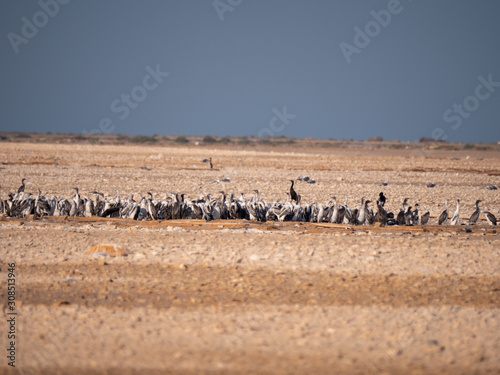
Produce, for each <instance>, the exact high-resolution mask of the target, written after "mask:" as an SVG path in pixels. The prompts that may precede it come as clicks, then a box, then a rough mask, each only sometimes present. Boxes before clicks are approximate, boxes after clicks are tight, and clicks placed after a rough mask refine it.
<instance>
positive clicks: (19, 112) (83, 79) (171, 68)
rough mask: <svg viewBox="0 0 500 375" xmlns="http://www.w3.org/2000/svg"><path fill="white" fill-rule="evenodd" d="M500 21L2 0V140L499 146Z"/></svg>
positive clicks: (442, 5)
mask: <svg viewBox="0 0 500 375" xmlns="http://www.w3.org/2000/svg"><path fill="white" fill-rule="evenodd" d="M389 16H390V19H389ZM499 20H500V1H498V0H470V1H463V0H413V1H411V0H401V1H397V0H380V1H379V0H369V1H368V0H366V1H353V0H343V1H340V0H339V1H335V0H328V1H327V0H300V1H299V0H217V1H213V0H176V1H173V0H149V1H148V0H144V1H132V0H109V1H102V0H85V1H83V0H72V1H69V0H58V1H57V2H56V0H41V1H35V0H33V1H23V0H16V1H2V2H1V3H0V30H1V33H0V34H1V38H2V41H1V43H0V56H1V59H0V64H1V65H0V68H1V69H0V84H1V90H2V99H1V101H0V120H1V123H0V130H2V131H37V132H49V131H50V132H53V133H55V132H61V133H82V132H91V131H94V132H96V131H99V132H104V133H107V132H112V133H123V134H144V135H152V134H164V135H170V134H186V135H208V134H210V135H220V136H225V135H255V136H257V135H276V136H280V135H284V136H291V137H298V138H303V137H313V138H334V139H356V140H364V139H367V138H370V137H375V136H382V137H383V138H384V139H387V140H392V139H399V140H403V141H413V140H415V139H418V138H420V137H447V138H446V139H447V140H449V141H457V142H497V141H500V21H499ZM370 35H371V36H370ZM155 71H156V72H155ZM167 73H168V74H167ZM285 107H286V108H285Z"/></svg>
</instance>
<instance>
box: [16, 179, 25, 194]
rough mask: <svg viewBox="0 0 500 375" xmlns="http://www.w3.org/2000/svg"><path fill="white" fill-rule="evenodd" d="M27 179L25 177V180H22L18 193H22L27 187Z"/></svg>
mask: <svg viewBox="0 0 500 375" xmlns="http://www.w3.org/2000/svg"><path fill="white" fill-rule="evenodd" d="M25 181H26V179H25V178H23V180H22V181H21V186H20V187H19V189H17V194H21V193H24V189H26V182H25Z"/></svg>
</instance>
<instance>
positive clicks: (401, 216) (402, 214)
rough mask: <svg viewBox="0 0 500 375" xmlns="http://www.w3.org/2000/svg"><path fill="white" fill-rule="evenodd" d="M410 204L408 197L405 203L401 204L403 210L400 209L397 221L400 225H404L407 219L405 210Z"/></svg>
mask: <svg viewBox="0 0 500 375" xmlns="http://www.w3.org/2000/svg"><path fill="white" fill-rule="evenodd" d="M407 204H408V198H405V199H404V201H403V205H402V206H401V207H402V208H401V210H399V213H398V216H397V217H396V222H397V223H398V225H404V224H405V222H406V220H405V211H406V206H407Z"/></svg>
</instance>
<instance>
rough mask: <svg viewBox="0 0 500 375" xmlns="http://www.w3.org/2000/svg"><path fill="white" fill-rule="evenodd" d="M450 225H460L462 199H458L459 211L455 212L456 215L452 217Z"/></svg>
mask: <svg viewBox="0 0 500 375" xmlns="http://www.w3.org/2000/svg"><path fill="white" fill-rule="evenodd" d="M450 224H451V225H460V199H457V209H456V210H455V213H454V214H453V216H452V217H451V220H450Z"/></svg>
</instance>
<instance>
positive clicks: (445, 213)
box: [438, 201, 449, 225]
mask: <svg viewBox="0 0 500 375" xmlns="http://www.w3.org/2000/svg"><path fill="white" fill-rule="evenodd" d="M444 205H445V206H446V209H445V210H444V211H443V212H442V213H441V215H439V221H438V224H439V225H443V224H446V221H447V220H448V212H449V208H448V201H444Z"/></svg>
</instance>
